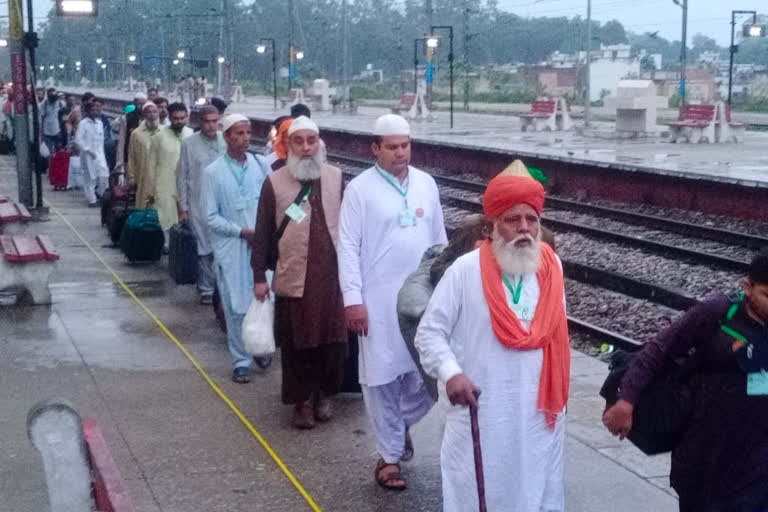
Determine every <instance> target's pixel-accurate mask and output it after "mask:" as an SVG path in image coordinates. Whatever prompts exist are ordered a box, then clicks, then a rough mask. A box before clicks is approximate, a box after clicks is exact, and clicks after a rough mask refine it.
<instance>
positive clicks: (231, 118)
mask: <svg viewBox="0 0 768 512" xmlns="http://www.w3.org/2000/svg"><path fill="white" fill-rule="evenodd" d="M243 121H245V122H250V121H248V118H247V117H245V116H244V115H243V114H229V115H228V116H225V117H224V119H222V120H221V131H222V132H224V133H226V131H227V130H229V129H230V128H232V125H233V124H235V123H241V122H243Z"/></svg>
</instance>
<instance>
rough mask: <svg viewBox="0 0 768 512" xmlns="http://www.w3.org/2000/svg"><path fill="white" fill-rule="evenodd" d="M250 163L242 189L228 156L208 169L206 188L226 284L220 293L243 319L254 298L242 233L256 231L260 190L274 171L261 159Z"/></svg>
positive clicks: (255, 157) (218, 268) (214, 240)
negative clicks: (224, 295)
mask: <svg viewBox="0 0 768 512" xmlns="http://www.w3.org/2000/svg"><path fill="white" fill-rule="evenodd" d="M247 162H248V170H247V172H246V174H245V178H244V180H243V184H242V186H239V185H238V183H237V180H236V179H235V177H234V175H233V169H234V170H235V171H237V164H236V163H234V164H233V163H232V161H231V160H230V159H229V156H228V155H227V154H226V153H225V154H224V155H222V156H220V157H219V158H217V159H216V160H214V161H213V163H212V164H211V165H209V166H208V167H206V169H205V180H204V184H203V194H204V197H205V198H206V205H207V219H208V228H209V232H210V235H211V247H212V248H213V255H214V261H215V263H214V265H215V268H216V275H217V278H218V279H221V280H223V283H222V285H223V286H220V289H222V288H223V289H225V290H227V292H228V294H229V300H230V301H231V302H230V304H231V306H232V310H233V312H234V313H235V314H240V315H244V314H245V312H246V311H247V310H248V306H249V305H250V303H251V299H252V297H253V271H252V270H251V249H250V248H249V247H248V243H247V242H246V241H245V240H243V239H242V238H240V231H241V230H242V229H254V228H255V226H256V212H257V211H258V207H259V196H260V195H261V187H262V185H263V183H264V180H265V179H266V178H267V175H268V174H269V172H270V171H271V170H270V168H269V166H268V165H267V164H266V162H265V161H264V157H262V156H260V155H252V154H250V153H249V154H248V155H247ZM241 197H242V198H243V199H244V201H241V200H240V198H241ZM241 206H242V208H239V207H241Z"/></svg>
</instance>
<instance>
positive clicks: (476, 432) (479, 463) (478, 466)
mask: <svg viewBox="0 0 768 512" xmlns="http://www.w3.org/2000/svg"><path fill="white" fill-rule="evenodd" d="M469 418H470V420H471V422H472V446H473V448H474V450H475V479H476V480H477V500H478V503H479V505H480V509H479V510H480V512H487V511H488V509H487V507H486V505H485V477H484V476H483V452H482V450H481V449H480V427H479V426H478V424H477V407H474V406H471V405H470V406H469Z"/></svg>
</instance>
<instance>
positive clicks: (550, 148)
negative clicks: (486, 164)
mask: <svg viewBox="0 0 768 512" xmlns="http://www.w3.org/2000/svg"><path fill="white" fill-rule="evenodd" d="M75 91H77V92H84V91H85V90H84V89H83V90H78V89H75ZM93 91H94V92H95V93H96V94H100V95H103V96H105V97H111V98H122V99H126V100H128V99H131V97H132V95H131V94H130V93H128V92H125V91H116V90H98V89H93ZM375 103H377V104H380V103H381V102H375ZM391 103H392V104H393V105H394V102H391ZM457 105H458V104H457ZM512 107H514V108H519V107H521V106H520V105H514V106H511V107H510V108H512ZM599 110H600V111H601V112H603V113H604V114H609V112H608V110H607V109H599ZM389 111H390V110H389V108H385V107H382V106H361V107H360V108H359V109H358V113H356V114H332V113H330V112H317V111H314V112H312V119H313V120H314V121H316V122H317V123H318V125H319V126H320V127H321V128H323V127H326V128H334V129H342V130H347V131H351V132H364V133H370V132H371V131H372V130H373V123H374V121H375V119H376V118H377V117H378V116H380V115H382V114H385V113H388V112H389ZM227 112H239V113H242V114H245V115H247V116H249V117H253V118H257V119H264V120H273V119H275V118H276V117H278V116H279V115H285V114H287V112H288V109H287V108H284V109H282V108H281V109H278V110H275V109H274V108H273V102H272V98H271V97H248V98H246V101H244V102H242V103H234V104H232V105H230V106H229V108H228V110H227ZM662 112H663V115H664V116H667V118H669V116H671V115H674V114H673V112H672V111H668V110H665V111H662ZM734 120H736V121H746V122H760V123H768V118H766V116H765V115H760V114H744V115H741V114H734ZM575 124H576V125H577V126H578V125H580V124H583V123H581V122H576V123H575ZM613 127H614V123H612V122H605V121H596V122H594V123H592V127H591V128H590V129H588V130H584V129H583V127H581V128H577V129H575V130H573V131H569V132H563V131H558V132H536V133H533V132H522V131H520V123H519V120H518V118H517V117H516V116H515V115H514V113H513V112H512V111H510V112H507V114H506V115H501V114H484V113H465V112H460V111H459V108H458V106H457V107H456V113H455V114H454V128H453V129H451V128H450V123H449V113H448V112H446V111H444V110H441V111H438V112H433V120H432V121H413V122H412V123H411V129H412V134H413V138H414V139H417V140H425V141H434V142H441V143H446V144H451V145H456V146H469V147H473V148H488V149H494V150H503V151H514V152H515V153H516V154H518V155H519V156H520V157H521V158H531V157H535V158H549V159H555V160H562V161H568V162H576V163H595V162H596V163H598V164H599V165H600V164H602V165H605V166H606V167H607V166H610V167H611V168H612V169H617V170H621V171H625V172H637V171H643V172H651V173H657V174H662V175H668V176H677V177H683V178H692V179H708V180H714V181H722V182H725V183H736V184H741V185H745V186H749V187H753V186H756V187H768V156H766V154H765V147H766V144H768V132H752V131H748V132H746V134H745V136H744V141H743V143H740V144H733V143H719V144H707V143H700V144H688V143H677V144H672V143H670V142H669V139H668V138H667V137H666V135H667V134H666V132H667V128H666V127H665V126H664V124H663V121H662V118H661V115H659V116H658V125H657V127H656V132H655V133H654V134H653V135H651V136H649V137H631V136H628V135H626V134H624V135H617V134H616V133H615V132H614V130H613Z"/></svg>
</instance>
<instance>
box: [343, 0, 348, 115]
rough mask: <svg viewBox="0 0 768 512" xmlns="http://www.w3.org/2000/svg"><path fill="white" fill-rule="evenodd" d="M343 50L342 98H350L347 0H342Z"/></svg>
mask: <svg viewBox="0 0 768 512" xmlns="http://www.w3.org/2000/svg"><path fill="white" fill-rule="evenodd" d="M341 9H342V12H341V18H342V40H343V43H342V52H341V76H342V91H343V92H342V95H341V97H342V100H349V62H348V61H349V20H348V19H347V0H342V4H341Z"/></svg>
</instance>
